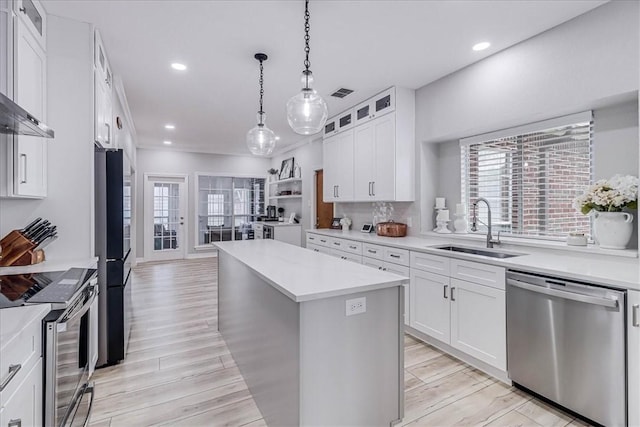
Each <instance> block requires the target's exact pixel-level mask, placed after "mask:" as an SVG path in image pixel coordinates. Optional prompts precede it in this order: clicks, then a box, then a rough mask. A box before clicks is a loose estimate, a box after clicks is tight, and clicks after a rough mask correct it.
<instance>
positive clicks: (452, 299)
mask: <svg viewBox="0 0 640 427" xmlns="http://www.w3.org/2000/svg"><path fill="white" fill-rule="evenodd" d="M455 289H456V287H455V286H453V287H451V301H455V300H456V299H455V297H454V296H453V291H454V290H455Z"/></svg>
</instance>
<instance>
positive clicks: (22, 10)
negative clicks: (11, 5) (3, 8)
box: [18, 6, 27, 14]
mask: <svg viewBox="0 0 640 427" xmlns="http://www.w3.org/2000/svg"><path fill="white" fill-rule="evenodd" d="M18 10H19V11H20V12H22V13H24V14H26V13H27V9H25V8H24V6H22V7H21V8H20V9H18Z"/></svg>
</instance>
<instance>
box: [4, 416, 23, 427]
mask: <svg viewBox="0 0 640 427" xmlns="http://www.w3.org/2000/svg"><path fill="white" fill-rule="evenodd" d="M7 427H22V419H21V418H18V419H17V420H10V421H9V424H7Z"/></svg>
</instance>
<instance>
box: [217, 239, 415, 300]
mask: <svg viewBox="0 0 640 427" xmlns="http://www.w3.org/2000/svg"><path fill="white" fill-rule="evenodd" d="M215 246H216V247H217V248H218V250H220V251H222V252H224V253H227V254H229V255H231V256H232V257H234V258H236V259H237V260H239V261H240V262H242V263H243V264H245V265H246V266H247V267H249V268H250V269H252V270H253V271H254V272H256V273H257V274H258V275H259V276H261V277H262V278H263V279H264V280H266V281H267V282H268V283H269V284H271V285H272V286H273V287H274V288H276V289H278V290H279V291H280V292H282V293H283V294H285V295H286V296H288V297H289V298H291V299H292V300H293V301H296V302H303V301H312V300H317V299H322V298H329V297H335V296H340V295H350V294H354V293H357V292H366V291H372V290H376V289H383V288H390V287H394V286H400V285H402V284H404V283H407V282H408V281H409V279H408V278H407V277H403V276H398V275H396V274H392V273H387V272H384V271H379V270H375V269H373V268H370V267H367V266H364V265H360V264H356V263H352V262H345V261H344V260H341V259H338V258H335V257H332V256H329V255H325V254H321V253H316V252H313V251H310V250H308V249H305V248H301V247H299V246H294V245H289V244H287V243H282V242H279V241H277V240H271V239H263V240H237V241H230V242H218V243H215Z"/></svg>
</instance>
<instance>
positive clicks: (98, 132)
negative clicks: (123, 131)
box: [93, 69, 113, 147]
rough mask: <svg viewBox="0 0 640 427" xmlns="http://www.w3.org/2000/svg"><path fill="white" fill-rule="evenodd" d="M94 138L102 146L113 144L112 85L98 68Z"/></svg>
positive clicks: (96, 72)
mask: <svg viewBox="0 0 640 427" xmlns="http://www.w3.org/2000/svg"><path fill="white" fill-rule="evenodd" d="M93 89H94V91H95V93H94V104H95V105H94V118H93V125H94V138H95V141H96V142H97V143H99V144H100V145H101V146H102V147H111V146H112V140H113V136H112V133H113V132H112V126H111V122H112V120H111V114H112V105H111V87H110V86H109V85H108V84H107V80H106V79H104V78H103V77H102V76H101V73H100V72H99V71H98V70H97V69H96V70H95V73H94V87H93Z"/></svg>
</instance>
